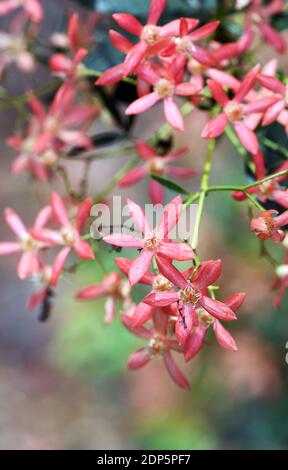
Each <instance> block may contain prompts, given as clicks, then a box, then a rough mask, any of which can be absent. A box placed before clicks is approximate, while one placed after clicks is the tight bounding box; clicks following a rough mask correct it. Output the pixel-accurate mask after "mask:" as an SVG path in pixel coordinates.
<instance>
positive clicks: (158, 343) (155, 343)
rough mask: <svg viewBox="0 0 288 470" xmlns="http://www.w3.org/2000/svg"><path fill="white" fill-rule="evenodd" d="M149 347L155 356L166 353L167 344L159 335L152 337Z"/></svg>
mask: <svg viewBox="0 0 288 470" xmlns="http://www.w3.org/2000/svg"><path fill="white" fill-rule="evenodd" d="M148 348H149V352H150V353H151V354H152V355H153V356H158V355H160V354H163V353H164V351H165V344H164V342H163V340H162V339H161V338H160V337H159V336H154V338H152V339H150V341H149V343H148Z"/></svg>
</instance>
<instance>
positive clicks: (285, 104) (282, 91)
mask: <svg viewBox="0 0 288 470" xmlns="http://www.w3.org/2000/svg"><path fill="white" fill-rule="evenodd" d="M258 80H259V83H261V85H262V86H263V87H265V88H267V90H270V91H272V92H273V93H276V103H274V104H273V106H271V107H270V108H269V109H268V110H267V111H266V113H265V114H264V117H263V121H262V122H263V124H264V126H267V125H269V124H271V123H272V122H274V121H276V120H277V121H278V122H279V123H280V124H282V125H283V126H284V127H285V130H286V133H287V134H288V85H284V83H282V82H280V81H279V80H277V79H276V78H274V77H271V76H269V75H263V74H262V75H259V77H258Z"/></svg>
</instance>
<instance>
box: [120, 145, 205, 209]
mask: <svg viewBox="0 0 288 470" xmlns="http://www.w3.org/2000/svg"><path fill="white" fill-rule="evenodd" d="M136 149H137V153H138V155H139V156H140V158H141V160H143V161H144V162H145V163H144V165H142V166H141V167H138V168H135V169H133V170H131V171H129V172H128V173H127V174H126V175H125V176H124V177H123V178H122V179H121V180H120V181H119V183H118V186H119V187H120V188H125V187H127V186H131V185H133V184H135V183H137V182H138V181H140V180H142V179H143V178H145V177H146V176H149V175H150V173H152V174H154V175H158V176H163V175H165V174H166V175H169V176H176V177H180V178H190V177H192V176H194V175H195V174H196V173H195V171H194V170H191V169H189V168H181V167H175V166H172V165H169V163H170V162H171V161H173V160H177V159H178V158H181V157H183V156H184V155H185V154H187V151H188V150H187V149H186V148H184V149H181V150H179V151H178V152H171V153H168V154H167V155H165V156H163V157H162V156H160V155H158V154H157V152H156V150H155V149H154V148H153V147H151V146H150V145H148V144H147V143H145V142H143V141H142V140H138V141H137V142H136ZM149 195H150V198H151V201H152V202H153V204H161V203H163V200H164V188H163V186H162V185H161V184H159V183H158V182H157V181H155V180H153V179H150V180H149Z"/></svg>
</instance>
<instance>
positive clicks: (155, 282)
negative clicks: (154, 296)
mask: <svg viewBox="0 0 288 470" xmlns="http://www.w3.org/2000/svg"><path fill="white" fill-rule="evenodd" d="M115 263H116V264H117V266H118V268H119V269H120V270H121V271H122V272H123V273H124V274H125V275H126V276H128V275H129V271H130V268H131V266H132V263H133V261H132V260H130V259H127V258H116V259H115ZM192 272H193V268H190V269H187V270H186V271H185V272H184V273H183V276H184V277H185V279H188V278H189V277H190V276H191V274H192ZM139 284H147V285H149V286H151V287H152V292H169V291H171V290H173V284H172V283H171V282H170V281H168V279H166V278H165V277H164V276H163V275H162V274H161V273H160V274H152V273H151V272H147V273H145V274H144V276H143V277H142V278H141V279H140V280H139ZM157 310H159V309H157V308H156V307H151V306H150V305H147V304H146V303H144V302H141V303H140V304H139V305H137V307H136V308H135V310H134V312H133V315H132V326H133V328H137V327H138V326H141V325H143V324H144V323H146V322H147V321H149V320H151V319H152V318H153V315H154V314H155V313H156V311H157ZM161 310H162V312H163V314H164V315H173V314H174V312H173V311H172V310H171V309H170V307H164V308H162V309H161Z"/></svg>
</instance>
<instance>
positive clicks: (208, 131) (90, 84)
mask: <svg viewBox="0 0 288 470" xmlns="http://www.w3.org/2000/svg"><path fill="white" fill-rule="evenodd" d="M166 3H167V2H166V0H151V4H150V8H149V12H148V17H147V21H146V23H145V24H143V23H144V22H142V23H141V22H140V21H139V20H138V19H137V18H136V17H135V16H133V15H131V14H129V13H115V14H114V15H113V19H114V21H115V22H116V24H117V25H118V26H119V27H120V28H121V29H122V30H123V31H122V32H118V31H116V30H114V29H112V30H110V31H109V39H110V42H111V44H112V45H113V46H114V47H115V48H116V49H117V50H118V52H120V53H121V54H122V55H123V56H124V58H123V60H122V62H121V63H120V64H117V65H114V66H113V67H111V68H109V69H108V70H106V71H104V72H103V73H102V72H100V71H98V70H94V69H92V68H89V66H88V64H89V63H90V64H91V63H92V62H93V61H92V60H91V61H89V58H91V59H93V54H95V53H96V54H97V45H98V38H97V37H96V35H95V31H94V30H95V26H97V23H98V22H99V18H100V17H99V15H98V14H93V15H90V17H89V20H87V21H86V19H85V18H83V17H82V16H80V15H79V14H77V13H73V12H72V14H71V15H69V18H68V19H67V32H59V31H57V32H54V33H53V34H52V35H51V37H50V42H49V41H48V43H47V44H46V43H45V44H43V43H41V40H39V41H38V36H37V35H38V33H39V24H40V23H41V21H42V20H43V17H44V11H43V8H42V5H41V2H40V1H38V0H2V1H1V3H0V15H1V16H2V15H6V14H10V13H11V12H12V18H13V19H12V20H11V23H10V26H9V29H8V31H0V78H1V79H2V77H3V78H6V77H9V73H11V67H10V65H16V66H17V68H18V69H19V70H20V71H24V72H27V73H30V72H32V71H34V70H35V68H36V66H37V64H38V62H39V63H40V62H41V63H42V65H43V66H46V67H47V69H48V72H49V73H50V75H51V77H52V80H51V83H50V84H48V86H44V87H39V88H37V89H35V90H34V91H29V92H28V93H25V94H24V95H22V96H19V97H16V98H11V97H10V96H9V92H8V91H7V90H6V89H5V88H4V87H2V86H1V90H0V91H1V97H0V98H1V100H0V101H1V102H0V108H1V109H3V110H5V109H8V108H9V107H10V106H14V107H15V109H16V111H17V112H18V113H19V117H20V118H21V119H19V122H20V123H21V124H22V123H23V122H24V125H23V126H20V128H19V130H18V129H17V132H15V133H14V135H12V136H11V137H10V138H9V139H8V145H9V146H10V148H12V149H13V150H14V151H15V153H16V154H17V156H16V158H15V160H14V161H13V163H12V169H11V171H12V174H13V175H15V176H17V175H19V174H20V173H22V172H24V171H25V172H28V174H29V175H31V176H32V177H33V179H38V180H41V182H46V183H47V184H46V186H47V187H48V186H49V189H50V190H51V195H50V201H49V203H48V204H47V205H46V206H44V208H43V209H42V210H40V212H39V214H38V216H37V217H36V220H35V222H34V224H33V226H32V227H30V228H26V226H25V225H24V223H23V222H22V220H21V219H20V217H19V216H18V215H17V214H16V213H15V212H14V210H12V209H10V208H6V209H5V212H4V218H5V221H6V222H7V224H8V225H9V227H10V228H11V229H12V231H13V232H14V234H15V237H16V241H11V242H10V241H9V242H1V243H0V255H12V254H14V253H15V254H16V253H19V254H20V260H19V263H18V267H17V273H18V276H19V278H20V279H21V280H27V279H31V280H33V281H34V282H35V281H36V283H37V286H38V287H37V290H36V291H35V292H34V293H33V294H32V296H31V297H30V298H29V300H28V304H27V306H28V308H29V309H34V308H36V307H38V308H39V309H40V316H39V318H40V320H42V321H44V320H46V319H47V318H48V316H49V313H50V310H51V302H52V298H54V297H55V296H56V287H57V286H58V284H59V280H60V278H61V276H64V275H65V273H66V272H67V271H69V272H72V271H73V272H74V270H76V268H77V267H78V264H79V262H80V260H91V263H94V262H95V269H96V270H97V269H98V266H100V265H101V269H103V271H104V273H105V275H104V277H103V278H102V281H101V282H97V283H95V282H94V283H92V284H91V285H89V286H84V287H83V288H82V289H81V290H80V291H79V292H78V293H76V295H75V298H76V300H77V302H78V306H79V308H81V305H83V303H82V302H83V301H88V300H95V299H99V298H105V299H106V300H105V306H104V310H105V317H104V323H106V324H109V323H111V322H112V321H113V319H114V318H115V315H116V313H117V310H120V311H121V315H120V318H121V322H122V324H123V326H124V327H125V328H126V329H127V330H128V331H129V332H131V334H133V335H135V336H137V337H139V338H141V339H143V340H145V341H146V345H145V346H144V347H142V348H141V349H138V350H137V351H136V352H134V353H132V354H131V355H130V357H129V359H128V367H129V368H130V369H131V370H136V369H139V368H141V367H143V366H145V365H146V364H147V363H148V362H150V361H151V359H152V358H153V357H154V356H157V357H160V358H162V359H163V363H164V366H165V367H166V369H167V371H168V373H169V375H170V376H171V378H172V380H173V381H174V382H175V383H176V384H177V385H179V386H180V387H182V388H184V389H187V388H189V382H188V380H187V378H186V377H185V376H184V374H183V373H182V371H181V370H180V369H179V367H178V360H176V359H175V357H176V354H175V353H178V356H180V357H181V356H182V358H183V359H184V361H185V362H189V361H191V360H192V359H193V358H194V357H195V356H196V355H197V354H198V353H199V352H200V350H201V349H202V348H204V347H205V345H206V344H207V343H209V344H211V343H212V342H213V341H214V338H213V335H214V336H215V338H216V341H217V342H218V343H219V345H220V346H221V347H222V348H224V349H226V350H229V351H236V350H237V345H236V342H235V340H234V338H233V337H232V335H231V333H230V332H229V331H228V330H230V329H229V328H228V329H227V327H226V325H227V324H228V322H231V321H234V320H236V319H237V317H236V312H237V311H238V309H239V308H240V307H241V305H242V303H243V301H244V298H245V294H244V293H242V292H240V293H236V294H234V295H232V296H230V297H228V298H225V295H224V296H223V297H222V296H221V291H220V289H219V285H218V280H219V278H220V275H221V270H222V261H221V260H220V259H209V260H206V261H203V259H202V256H200V253H199V251H200V250H199V239H200V237H201V234H200V232H201V222H202V217H203V213H204V209H205V201H206V198H207V196H208V195H209V197H210V196H211V195H212V194H213V192H215V191H221V192H222V193H224V194H225V191H226V194H227V192H228V194H229V195H231V193H232V198H233V200H234V201H233V200H232V202H233V203H234V202H235V201H246V204H247V206H248V215H249V218H250V220H249V223H247V227H250V232H252V233H253V234H254V235H255V243H259V241H258V240H257V238H258V239H259V240H260V245H261V249H262V251H263V253H264V254H265V255H267V256H268V257H269V259H270V261H272V262H273V265H277V268H276V280H275V281H274V284H273V289H274V290H276V291H277V293H276V298H275V301H274V305H275V307H279V306H280V304H281V301H282V298H283V296H284V294H285V292H286V289H287V287H288V255H287V253H288V241H287V235H286V228H287V225H288V189H287V176H288V163H287V158H288V151H287V148H286V143H285V138H286V137H287V135H288V79H287V76H285V72H284V71H283V70H281V68H279V66H278V60H277V59H276V58H273V59H272V60H270V61H268V62H267V63H266V64H261V65H260V64H259V63H258V62H259V60H258V58H257V53H256V49H255V47H254V46H255V45H260V46H261V45H262V44H263V40H264V42H265V43H269V44H270V45H271V46H272V47H273V48H274V50H276V51H277V52H278V53H284V52H285V50H286V44H285V39H284V36H283V35H282V34H281V33H280V32H279V31H278V30H276V26H275V24H276V22H275V15H282V14H283V13H284V9H285V4H284V2H283V1H282V0H271V1H269V2H267V1H265V2H264V1H262V0H236V1H235V2H222V3H223V14H222V8H221V12H220V13H219V14H217V19H215V18H213V17H210V19H209V17H208V15H207V19H206V20H207V21H206V22H205V21H204V22H200V21H199V20H198V19H197V18H190V17H182V18H174V19H173V20H172V21H169V22H168V23H167V22H166V23H165V18H164V10H165V7H166ZM224 3H225V5H224ZM226 3H227V5H226ZM234 19H235V24H236V23H237V28H233V27H232V28H229V27H227V25H228V23H229V22H231V24H232V26H233V21H234ZM276 19H277V18H276ZM239 26H241V28H240V30H239ZM234 29H235V31H239V33H238V34H236V33H235V34H234V32H233V31H234ZM224 31H225V34H226V36H225V35H224V34H222V33H224ZM42 49H44V50H45V54H44V55H43V56H41V51H42ZM47 51H49V52H48V54H47ZM42 52H43V51H42ZM96 79H97V81H96V86H95V84H94V82H95V80H96ZM119 84H121V85H119ZM122 85H123V87H122ZM126 85H127V86H126ZM2 88H3V89H2ZM123 90H124V92H125V93H127V96H125V97H124V99H123V100H122V97H121V99H120V100H119V99H118V98H119V93H120V94H121V92H122V91H123ZM131 90H132V91H131ZM130 91H131V93H130ZM42 98H43V99H42ZM44 98H45V99H44ZM123 103H125V108H124V110H123ZM181 103H182V104H183V105H181ZM26 105H28V106H26ZM154 106H160V107H162V106H163V110H164V118H165V123H164V126H162V127H161V129H158V130H157V129H156V131H155V134H154V136H152V137H151V139H147V140H144V138H143V135H142V134H141V129H140V131H139V133H140V134H141V135H140V136H139V135H137V134H136V132H135V135H134V129H133V122H134V120H133V118H132V117H133V116H137V115H140V114H141V113H144V112H146V111H147V112H148V111H150V113H151V115H152V114H153V113H152V112H151V109H152V108H154ZM161 109H162V108H161ZM192 111H193V112H194V113H195V114H194V116H195V119H198V117H199V118H200V117H201V119H199V122H201V123H203V124H201V126H203V127H202V128H201V130H200V132H199V138H200V137H201V138H202V139H204V143H205V140H207V141H208V142H207V154H206V157H205V161H204V162H203V173H202V174H201V175H199V176H200V186H199V187H198V188H197V189H195V187H191V186H192V184H195V185H196V184H198V183H196V182H197V179H196V178H193V180H190V179H192V177H194V176H196V172H195V171H194V168H195V167H196V165H195V162H194V157H195V151H194V148H193V144H194V143H193V142H192V141H190V140H191V139H190V140H188V147H184V146H183V145H181V146H180V148H178V147H177V146H176V145H175V142H177V139H174V135H173V134H174V133H175V131H176V132H183V131H184V130H189V125H188V124H187V122H186V121H185V117H186V116H187V115H188V114H189V113H191V112H192ZM124 112H125V115H124ZM126 116H128V117H126ZM131 116H132V117H131ZM96 118H99V120H100V119H102V121H103V122H101V124H100V126H98V127H97V125H96V126H94V121H95V120H96ZM203 118H204V120H205V121H203ZM103 123H104V125H105V126H107V123H109V124H110V125H111V126H112V127H113V130H112V132H106V130H105V132H102V130H101V131H100V132H99V134H97V133H96V134H95V135H94V134H92V132H94V131H95V132H97V130H98V129H99V128H100V129H102V125H103ZM117 126H118V127H119V129H118V130H117V132H115V128H116V127H117ZM22 127H23V129H22ZM274 127H276V128H277V129H278V130H279V133H280V134H281V136H282V137H281V138H282V139H283V140H282V141H281V142H280V138H279V142H278V138H274V137H273V138H272V139H270V134H269V131H270V129H271V128H274ZM118 131H119V132H118ZM222 136H226V137H227V138H228V139H229V140H230V142H231V143H232V144H233V146H234V147H235V149H236V150H237V152H238V153H239V155H240V156H241V158H243V159H244V163H245V167H246V169H247V172H248V173H249V181H248V182H247V181H246V180H245V181H246V184H242V185H240V186H239V185H238V186H236V185H234V184H232V183H231V181H229V184H226V185H222V186H219V185H218V186H211V185H210V175H211V172H212V167H213V153H214V150H215V147H216V145H217V143H218V142H217V140H218V138H222ZM267 136H268V137H267ZM283 136H284V137H283ZM178 137H179V136H178ZM179 140H180V139H179ZM286 140H287V138H286ZM115 142H116V143H118V142H121V146H120V145H119V148H117V147H116V146H113V147H112V145H111V147H112V149H111V148H110V149H108V150H107V149H104V150H103V148H104V147H105V146H107V143H108V145H110V144H113V143H115ZM283 142H284V144H283ZM126 144H128V145H127V146H126ZM96 145H97V148H96ZM174 145H175V146H174ZM120 147H121V148H120ZM268 149H270V150H273V151H274V152H275V153H277V160H276V157H275V158H274V155H273V161H272V164H271V161H270V160H269V158H268V157H267V152H266V151H267V150H268ZM121 155H122V156H124V157H128V156H132V155H133V156H134V157H135V158H133V159H131V160H130V161H129V162H125V164H124V165H123V167H121V168H120V169H119V170H118V169H117V170H115V172H114V174H113V177H112V178H111V180H110V181H108V182H107V185H105V186H104V189H102V190H101V192H100V193H99V194H95V193H94V192H93V193H92V196H91V191H90V184H89V183H90V180H89V170H90V168H91V165H92V163H93V162H94V160H96V159H97V160H101V159H103V160H104V159H105V160H106V159H107V158H109V157H113V158H114V157H115V158H116V157H118V156H121ZM279 156H280V158H279ZM184 157H185V162H186V164H184V166H178V160H180V159H181V158H184ZM233 158H234V157H233ZM73 159H75V160H77V161H78V163H79V171H81V176H80V178H79V181H77V183H78V185H77V189H75V188H74V185H73V184H72V182H71V179H70V175H69V172H68V168H69V163H70V162H71V160H73ZM62 162H64V164H63V165H62ZM190 162H191V165H190V164H189V163H190ZM117 165H118V161H117ZM80 167H81V170H80ZM82 168H83V172H82ZM100 173H101V172H100ZM197 173H198V171H197ZM235 173H236V171H235ZM57 176H60V177H61V178H62V179H61V182H62V183H63V193H64V190H65V195H63V197H62V196H60V195H59V194H58V193H57V192H55V191H54V190H53V189H51V186H52V185H53V183H54V182H55V180H56V177H57ZM75 176H78V175H75ZM96 176H97V175H96ZM224 176H225V175H224ZM233 176H234V175H233ZM238 176H239V175H237V177H238ZM246 176H247V175H246ZM244 177H245V175H244ZM100 178H101V175H100V177H99V180H100ZM175 178H180V179H184V180H185V181H184V185H185V187H182V186H180V185H179V184H178V182H175V181H174V179H175ZM142 179H148V193H149V196H150V200H151V201H152V204H153V208H154V209H158V208H159V206H160V205H162V204H165V202H166V193H165V188H166V189H169V190H170V191H172V192H173V191H174V192H175V193H176V196H175V197H174V198H172V199H171V200H170V202H169V203H168V204H166V205H165V206H164V210H163V214H162V217H161V219H160V221H159V223H158V224H153V225H157V226H156V227H155V228H154V227H152V226H151V225H152V224H150V221H148V220H147V217H146V215H145V213H144V211H143V210H142V208H141V206H140V205H138V204H137V203H135V202H134V201H132V200H131V199H128V201H127V207H126V208H127V209H128V213H129V216H130V220H132V222H133V224H134V225H133V230H131V231H129V232H126V231H124V230H123V224H122V220H121V222H120V225H117V228H116V224H114V225H113V226H112V229H111V227H110V225H109V227H110V230H109V233H108V232H105V234H103V236H101V237H99V238H97V239H96V237H95V240H92V238H93V236H92V231H91V233H88V230H87V227H86V226H87V222H88V221H89V217H90V216H91V215H93V212H91V209H92V206H93V205H94V204H95V203H98V202H103V203H104V202H105V204H106V206H105V207H106V208H107V207H108V208H109V204H110V202H111V201H110V196H111V194H112V191H113V190H117V189H118V190H119V189H122V188H128V187H130V186H132V185H134V184H136V183H138V182H139V181H140V180H142ZM235 179H236V175H235ZM97 183H98V181H97V182H96V184H95V185H94V186H93V191H94V188H97V187H98V186H97ZM100 183H101V184H102V183H103V184H102V186H103V185H104V183H105V181H100ZM181 184H182V183H181ZM90 196H91V197H90ZM182 196H183V197H182ZM192 203H198V206H197V208H196V209H197V213H196V216H195V220H193V221H190V222H192V223H193V224H194V226H193V228H192V229H191V231H190V232H191V233H190V232H189V236H187V238H186V237H174V236H173V235H172V231H174V229H176V228H177V227H178V226H179V225H180V224H179V222H180V218H181V215H182V214H183V212H184V210H185V209H186V208H188V207H189V206H191V204H192ZM235 205H236V203H235ZM111 206H112V204H111ZM154 206H156V207H154ZM239 210H240V208H239ZM135 227H136V229H135ZM102 228H103V227H102ZM105 228H107V227H105ZM120 228H121V230H120ZM130 228H131V227H130ZM189 230H190V229H189ZM135 232H137V233H138V235H139V236H136V235H137V234H136V233H135ZM99 233H101V227H99ZM250 235H251V234H250ZM267 241H268V243H270V242H269V241H272V242H276V243H277V244H278V246H279V245H280V247H281V246H282V248H283V250H284V258H283V261H281V263H280V265H279V262H278V261H275V260H274V259H273V256H272V255H270V252H269V250H268V249H267V245H266V243H267ZM271 246H273V244H272V243H271ZM122 249H125V250H126V249H128V251H129V250H130V249H132V250H134V251H132V256H131V258H129V259H128V258H126V257H125V255H123V256H119V257H116V259H115V264H116V267H115V268H112V270H108V269H107V268H106V266H105V263H102V261H101V250H103V251H104V252H105V253H109V255H110V254H111V253H115V252H121V250H122ZM212 249H213V247H212ZM109 250H110V251H109ZM135 250H137V251H135ZM96 253H97V257H96ZM98 253H99V257H98ZM133 255H134V256H133ZM201 255H202V254H201ZM203 257H204V259H205V255H203ZM217 257H218V256H217V255H216V256H215V258H217ZM72 260H73V262H72ZM94 260H95V261H94ZM97 262H98V264H96V263H97ZM98 279H99V277H98ZM139 286H142V288H143V286H144V289H145V288H146V289H147V292H146V295H142V300H141V301H138V302H136V301H135V299H136V298H138V299H139V296H138V294H137V289H138V287H139ZM145 286H146V287H145ZM142 288H141V291H142ZM142 292H143V291H142ZM223 299H224V300H223ZM211 333H212V338H211ZM212 344H213V343H212Z"/></svg>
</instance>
